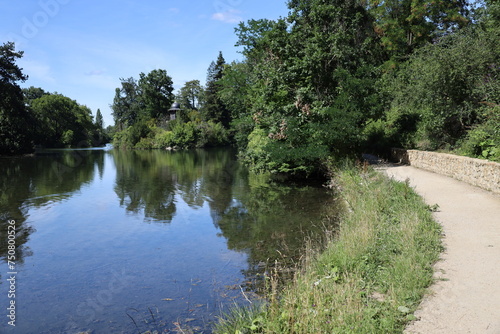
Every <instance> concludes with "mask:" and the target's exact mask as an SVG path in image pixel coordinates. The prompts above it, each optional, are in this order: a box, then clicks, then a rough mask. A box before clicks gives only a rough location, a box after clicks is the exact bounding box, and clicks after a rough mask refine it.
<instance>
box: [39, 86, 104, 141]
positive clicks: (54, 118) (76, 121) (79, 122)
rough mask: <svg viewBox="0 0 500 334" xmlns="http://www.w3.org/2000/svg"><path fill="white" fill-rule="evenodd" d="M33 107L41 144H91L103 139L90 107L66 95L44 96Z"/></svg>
mask: <svg viewBox="0 0 500 334" xmlns="http://www.w3.org/2000/svg"><path fill="white" fill-rule="evenodd" d="M30 109H31V111H32V112H33V115H34V117H35V119H36V126H35V131H34V133H35V142H36V143H37V144H39V145H42V146H44V147H63V146H65V147H88V146H91V145H92V144H93V143H94V141H100V138H99V137H100V136H99V133H98V131H97V130H98V129H99V128H97V127H96V125H95V124H94V123H93V120H92V112H91V110H90V109H89V108H87V107H86V106H82V105H79V104H78V103H77V102H76V101H74V100H71V99H70V98H68V97H66V96H63V95H60V94H45V95H42V96H41V97H40V98H37V99H35V100H33V101H32V102H31V106H30ZM96 144H102V143H99V142H97V143H96Z"/></svg>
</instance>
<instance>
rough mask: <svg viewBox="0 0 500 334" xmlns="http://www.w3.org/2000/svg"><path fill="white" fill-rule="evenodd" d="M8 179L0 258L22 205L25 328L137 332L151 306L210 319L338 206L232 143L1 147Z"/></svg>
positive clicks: (179, 319) (173, 319) (164, 317)
mask: <svg viewBox="0 0 500 334" xmlns="http://www.w3.org/2000/svg"><path fill="white" fill-rule="evenodd" d="M0 187H1V189H2V196H1V197H0V212H1V214H2V216H1V217H0V218H1V221H0V224H1V225H0V228H1V230H0V258H1V259H3V260H5V255H6V252H7V244H6V241H7V237H6V236H7V234H6V232H7V227H6V224H7V222H8V220H9V219H14V220H16V223H17V227H18V235H17V239H16V245H17V249H16V250H17V252H18V254H17V259H18V263H19V266H18V269H19V272H20V273H19V277H21V278H22V282H23V285H22V287H23V288H22V289H20V290H19V295H18V296H17V298H18V299H17V301H18V303H19V317H20V319H23V322H22V323H20V326H19V327H18V328H16V329H17V330H23V331H24V332H27V333H28V332H33V333H62V332H67V331H69V332H71V333H73V332H78V331H84V330H88V329H91V330H93V333H110V332H133V331H135V332H137V330H136V329H137V328H136V327H135V324H134V323H133V322H131V320H130V318H129V317H128V316H127V314H131V312H130V310H132V309H133V310H137V311H138V312H139V313H137V312H136V313H135V315H134V316H133V317H134V320H135V321H136V322H140V321H141V320H140V319H149V318H148V317H149V314H150V312H149V310H150V309H154V310H155V312H156V313H155V318H157V319H161V324H159V325H158V327H160V328H159V329H160V330H170V331H174V330H175V329H176V328H175V326H173V325H172V324H173V323H184V324H188V327H189V326H190V328H191V329H193V328H201V330H203V331H204V332H206V333H209V332H210V322H211V321H213V320H214V319H215V316H217V315H218V314H219V312H220V311H221V308H224V307H225V305H233V303H234V301H236V302H239V301H241V302H245V300H244V299H243V297H242V294H241V290H240V286H241V287H242V286H244V285H245V283H246V282H249V281H251V282H253V283H258V280H257V279H256V277H258V276H259V274H261V273H262V272H263V271H264V270H265V266H263V264H264V263H274V262H275V261H276V260H279V261H281V262H282V264H283V265H286V260H287V259H297V258H298V257H299V256H300V253H301V249H302V247H303V245H304V243H305V241H304V240H305V239H306V238H307V237H310V238H321V235H322V229H323V225H325V226H326V227H328V228H331V226H332V225H334V224H335V216H336V211H335V206H336V205H335V200H334V196H333V194H331V193H330V192H329V191H327V190H326V189H324V188H321V187H311V186H298V185H290V184H288V185H283V184H277V183H273V182H271V181H270V180H269V179H268V178H266V177H265V176H261V175H253V174H251V173H249V172H248V170H247V169H246V168H245V167H244V166H242V165H241V164H239V163H238V162H237V160H236V154H235V152H234V151H232V150H229V149H212V150H193V151H188V152H167V151H118V150H112V151H104V150H87V151H85V150H79V151H65V150H61V151H47V152H42V153H40V154H39V155H36V156H32V157H24V158H3V159H0ZM22 261H24V263H25V265H24V266H22V265H21V263H22ZM283 261H285V262H284V263H283ZM2 262H3V263H2ZM2 265H3V266H2ZM6 272H7V270H6V265H5V261H0V275H1V274H5V273H6ZM114 281H119V282H120V284H115V283H113V282H114ZM112 283H113V284H112ZM111 287H112V288H111ZM5 288H6V286H5V284H3V283H0V295H5ZM255 288H256V285H255V284H250V285H248V286H247V289H255ZM5 302H6V299H5V298H3V299H0V307H1V308H4V307H5ZM47 307H50V308H51V312H50V313H47V312H46V309H47ZM127 312H128V313H127ZM139 314H140V316H139ZM138 319H139V320H138ZM187 319H189V321H187ZM138 324H139V323H138ZM139 325H141V326H140V328H141V330H142V329H144V330H143V332H144V331H146V330H147V329H151V330H152V329H154V328H147V325H146V322H142V323H140V324H139ZM7 330H9V328H8V327H5V324H2V323H0V332H6V331H7Z"/></svg>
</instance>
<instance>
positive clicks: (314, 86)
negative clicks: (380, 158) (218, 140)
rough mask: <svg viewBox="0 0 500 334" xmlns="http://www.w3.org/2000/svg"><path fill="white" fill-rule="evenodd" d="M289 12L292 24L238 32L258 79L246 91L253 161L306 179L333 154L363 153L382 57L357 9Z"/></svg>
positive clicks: (318, 7) (325, 6)
mask: <svg viewBox="0 0 500 334" xmlns="http://www.w3.org/2000/svg"><path fill="white" fill-rule="evenodd" d="M288 7H289V9H290V13H289V15H288V17H287V18H285V19H280V20H277V21H268V20H259V21H255V20H251V21H249V22H248V23H247V24H246V25H245V24H240V26H239V27H238V29H237V33H238V34H239V40H238V44H237V45H239V46H243V47H244V51H243V54H244V55H245V56H246V60H245V62H246V64H247V66H248V70H249V71H250V73H252V74H251V75H249V76H248V80H249V83H248V84H249V85H250V87H249V88H245V90H246V91H248V92H249V94H250V96H251V97H250V110H251V113H252V116H251V117H252V120H253V122H254V124H255V127H254V129H253V131H252V132H251V134H250V135H249V137H248V146H247V150H246V156H247V161H249V162H250V163H251V164H253V165H254V166H258V168H259V169H264V170H270V171H273V172H282V173H287V174H296V175H302V176H305V175H309V174H310V173H313V172H315V171H318V170H319V168H320V165H321V163H322V161H324V160H326V158H327V157H328V156H329V155H331V154H335V155H346V154H353V153H355V152H356V149H357V148H358V145H359V144H360V138H361V136H360V133H361V131H362V127H363V125H364V122H365V121H366V119H367V118H369V117H370V116H371V115H372V114H373V113H374V111H373V104H374V99H376V91H375V90H374V87H375V80H376V79H377V75H378V73H377V70H376V67H377V66H378V65H379V64H380V61H381V56H380V51H379V48H378V47H377V46H378V44H377V41H376V35H375V34H374V32H373V29H372V22H371V18H370V15H369V14H368V13H367V11H366V10H365V8H363V7H362V6H361V5H360V3H359V2H358V1H355V0H348V1H341V0H335V1H323V0H294V1H289V2H288ZM223 82H224V81H223ZM226 92H227V90H226V91H225V90H223V91H222V93H221V94H222V96H225V98H227V97H228V95H227V94H225V93H226ZM233 123H234V122H233Z"/></svg>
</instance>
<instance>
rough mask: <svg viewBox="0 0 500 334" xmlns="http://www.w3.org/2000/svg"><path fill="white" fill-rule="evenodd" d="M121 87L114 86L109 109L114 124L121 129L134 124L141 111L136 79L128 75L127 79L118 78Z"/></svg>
mask: <svg viewBox="0 0 500 334" xmlns="http://www.w3.org/2000/svg"><path fill="white" fill-rule="evenodd" d="M120 81H121V88H116V90H115V98H114V99H113V104H112V105H111V109H112V110H113V117H114V119H115V125H116V126H117V127H118V129H123V128H124V127H128V126H131V125H134V123H135V122H136V121H137V120H138V118H139V114H140V112H141V108H142V105H141V99H140V96H139V94H140V93H139V87H138V85H137V81H136V80H135V79H134V78H132V77H130V78H128V79H123V78H120Z"/></svg>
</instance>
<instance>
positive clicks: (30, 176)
mask: <svg viewBox="0 0 500 334" xmlns="http://www.w3.org/2000/svg"><path fill="white" fill-rule="evenodd" d="M96 166H97V169H98V170H99V173H100V174H101V175H102V170H103V169H104V152H103V151H44V152H43V151H42V152H39V153H38V154H37V155H35V156H28V157H14V158H7V157H3V158H0V189H1V190H2V195H1V197H0V258H2V259H5V255H6V252H7V224H8V221H9V220H15V222H16V232H17V233H16V259H17V262H18V263H23V262H24V258H25V257H26V256H29V255H31V251H30V250H29V248H27V247H26V246H25V244H26V242H27V241H28V239H29V236H30V234H31V233H33V232H34V231H35V229H34V228H33V227H31V226H29V225H28V224H26V220H27V218H28V215H29V209H30V208H32V207H41V206H44V205H49V204H53V203H57V202H60V201H62V200H64V199H68V198H70V197H71V196H72V194H74V193H75V192H76V191H78V190H80V189H81V187H82V186H83V185H84V184H88V183H90V182H91V181H92V179H93V176H94V168H95V167H96Z"/></svg>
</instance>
